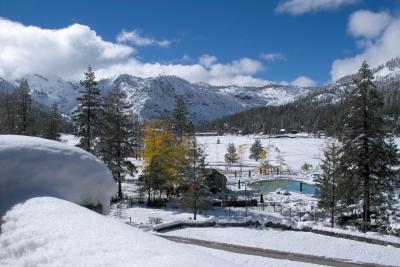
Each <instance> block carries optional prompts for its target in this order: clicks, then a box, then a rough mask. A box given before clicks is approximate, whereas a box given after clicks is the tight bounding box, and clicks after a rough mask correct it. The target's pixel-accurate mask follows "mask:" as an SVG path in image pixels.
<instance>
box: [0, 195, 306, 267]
mask: <svg viewBox="0 0 400 267" xmlns="http://www.w3.org/2000/svg"><path fill="white" fill-rule="evenodd" d="M0 266H13V267H18V266H76V267H78V266H97V267H100V266H115V267H119V266H121V267H125V266H131V267H134V266H140V267H142V266H146V267H160V266H171V267H179V266H182V267H186V266H193V267H195V266H210V267H212V266H218V267H228V266H229V267H236V266H267V267H268V266H277V267H280V266H285V267H288V266H310V265H308V264H302V263H298V262H292V261H287V260H278V259H270V258H263V257H254V256H247V255H240V254H235V253H229V252H224V251H217V250H211V249H207V248H199V247H196V246H190V245H187V244H179V243H175V242H172V241H168V240H166V239H163V238H161V237H158V236H154V235H152V234H149V233H146V232H143V231H141V230H139V229H137V228H135V227H132V226H129V225H127V224H124V223H121V222H119V221H117V220H115V219H113V218H109V217H104V216H101V215H99V214H97V213H94V212H92V211H90V210H88V209H85V208H83V207H80V206H78V205H75V204H73V203H71V202H67V201H64V200H61V199H56V198H49V197H41V198H33V199H30V200H28V201H27V202H25V203H24V204H22V205H18V206H16V207H14V208H13V209H12V210H11V211H9V212H8V213H7V214H6V215H5V216H4V224H3V225H2V233H1V235H0Z"/></svg>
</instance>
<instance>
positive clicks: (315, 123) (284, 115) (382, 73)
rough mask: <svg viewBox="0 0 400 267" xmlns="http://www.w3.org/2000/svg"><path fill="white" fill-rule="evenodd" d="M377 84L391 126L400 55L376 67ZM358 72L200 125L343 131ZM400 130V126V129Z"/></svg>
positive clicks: (399, 94)
mask: <svg viewBox="0 0 400 267" xmlns="http://www.w3.org/2000/svg"><path fill="white" fill-rule="evenodd" d="M372 73H373V75H374V78H375V79H374V82H375V85H376V87H377V89H378V91H380V92H381V93H382V95H383V102H384V105H383V109H382V113H383V115H384V116H385V118H386V119H387V121H388V127H389V128H396V126H395V123H393V122H397V124H398V125H400V119H399V118H400V58H394V59H392V60H389V61H388V62H386V63H385V64H383V65H380V66H378V67H377V68H374V69H373V70H372ZM354 78H355V74H354V75H348V76H345V77H343V78H341V79H339V80H337V81H335V82H333V83H329V84H327V85H323V86H320V87H317V88H314V90H312V91H310V92H309V93H307V94H304V95H301V96H300V97H298V98H297V99H296V100H294V101H292V102H289V103H286V104H284V105H280V106H267V107H256V108H251V109H248V110H245V111H242V112H240V113H237V114H233V115H228V116H224V117H222V118H219V119H216V120H214V121H211V122H209V123H206V124H204V125H201V126H200V127H198V130H201V131H220V132H241V133H245V134H247V133H259V132H264V133H272V134H273V133H277V132H278V131H279V129H282V128H285V129H296V130H301V131H307V132H314V133H317V132H319V131H324V132H327V133H328V134H329V135H335V134H336V133H340V131H341V128H342V126H343V125H342V121H341V118H342V117H343V116H345V115H346V110H347V109H346V103H345V101H344V99H345V97H346V96H347V95H348V94H349V93H350V92H351V91H352V89H353V88H354V84H353V80H354ZM399 131H400V129H399Z"/></svg>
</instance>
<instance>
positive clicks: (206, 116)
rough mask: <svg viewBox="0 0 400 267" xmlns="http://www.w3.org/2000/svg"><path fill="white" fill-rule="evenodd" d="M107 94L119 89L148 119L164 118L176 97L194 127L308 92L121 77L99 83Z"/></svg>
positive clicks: (295, 88)
mask: <svg viewBox="0 0 400 267" xmlns="http://www.w3.org/2000/svg"><path fill="white" fill-rule="evenodd" d="M99 86H100V87H101V88H102V91H104V92H106V91H107V90H109V88H110V87H111V86H119V87H121V88H122V89H123V90H125V91H126V93H127V94H128V99H129V101H130V102H131V103H133V104H134V111H135V112H136V113H137V114H140V115H141V117H143V118H145V119H148V118H154V117H163V116H166V115H167V113H168V112H170V111H171V110H172V109H173V108H174V106H175V96H176V95H180V96H183V98H184V99H185V102H186V105H187V107H188V111H189V114H190V116H191V119H192V121H194V122H195V123H199V122H206V121H210V120H213V119H215V118H218V117H221V116H224V115H228V114H233V113H236V112H239V111H243V110H245V109H248V108H252V107H258V106H266V105H280V104H283V103H287V102H290V101H293V100H295V99H296V98H297V97H299V96H300V95H303V94H305V93H307V92H309V89H306V88H300V87H284V86H274V85H268V86H265V87H238V86H225V87H221V86H211V85H207V84H204V83H197V84H193V83H189V82H187V81H185V80H183V79H180V78H178V77H175V76H159V77H156V78H147V79H142V78H138V77H133V76H129V75H120V76H119V77H117V78H116V79H114V80H112V79H107V80H103V81H100V83H99Z"/></svg>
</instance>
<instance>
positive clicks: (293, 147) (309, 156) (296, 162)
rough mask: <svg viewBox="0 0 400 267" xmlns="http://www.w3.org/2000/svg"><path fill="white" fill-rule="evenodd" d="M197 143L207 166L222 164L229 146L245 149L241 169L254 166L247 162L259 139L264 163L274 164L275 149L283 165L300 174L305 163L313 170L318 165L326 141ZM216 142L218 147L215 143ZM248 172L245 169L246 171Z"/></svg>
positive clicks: (232, 138) (224, 139) (237, 138)
mask: <svg viewBox="0 0 400 267" xmlns="http://www.w3.org/2000/svg"><path fill="white" fill-rule="evenodd" d="M197 139H198V142H199V143H200V144H202V145H203V147H204V149H205V152H206V154H207V158H206V160H207V162H208V163H209V164H210V165H214V164H225V161H224V155H225V153H226V149H227V146H228V144H229V143H234V144H235V146H236V147H238V146H239V145H245V152H244V154H243V160H242V163H243V165H251V166H257V165H258V163H257V162H256V161H255V160H252V159H249V156H250V147H251V145H252V144H253V143H254V141H255V140H256V139H260V141H261V143H262V145H263V147H265V148H267V150H268V152H269V153H268V154H267V159H268V160H269V161H270V162H271V163H272V164H277V163H276V155H277V151H276V149H279V150H280V151H281V153H282V155H283V157H284V160H285V163H286V164H287V165H288V167H289V168H290V169H292V170H299V169H300V168H301V166H302V165H303V164H304V163H305V162H307V163H309V164H311V165H313V167H316V166H318V165H319V163H320V159H321V158H322V156H323V147H324V146H325V144H326V142H327V141H329V139H321V138H306V137H298V138H268V136H255V135H248V136H247V135H246V136H241V135H224V136H198V137H197ZM217 140H219V144H218V143H217ZM246 169H248V168H246Z"/></svg>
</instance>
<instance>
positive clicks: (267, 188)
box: [251, 179, 316, 195]
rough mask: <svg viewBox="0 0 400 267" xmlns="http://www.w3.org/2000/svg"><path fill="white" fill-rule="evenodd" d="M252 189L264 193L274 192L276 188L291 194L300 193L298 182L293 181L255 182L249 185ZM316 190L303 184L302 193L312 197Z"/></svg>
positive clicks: (313, 186) (314, 187) (312, 186)
mask: <svg viewBox="0 0 400 267" xmlns="http://www.w3.org/2000/svg"><path fill="white" fill-rule="evenodd" d="M251 186H252V187H253V188H255V189H258V190H261V191H263V192H265V193H269V192H275V191H276V190H277V189H278V188H282V189H283V190H287V191H291V192H300V182H299V181H293V180H283V179H275V180H268V181H262V182H257V183H254V184H252V185H251ZM315 190H316V186H315V185H310V184H305V183H303V193H304V194H310V195H314V194H315Z"/></svg>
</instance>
